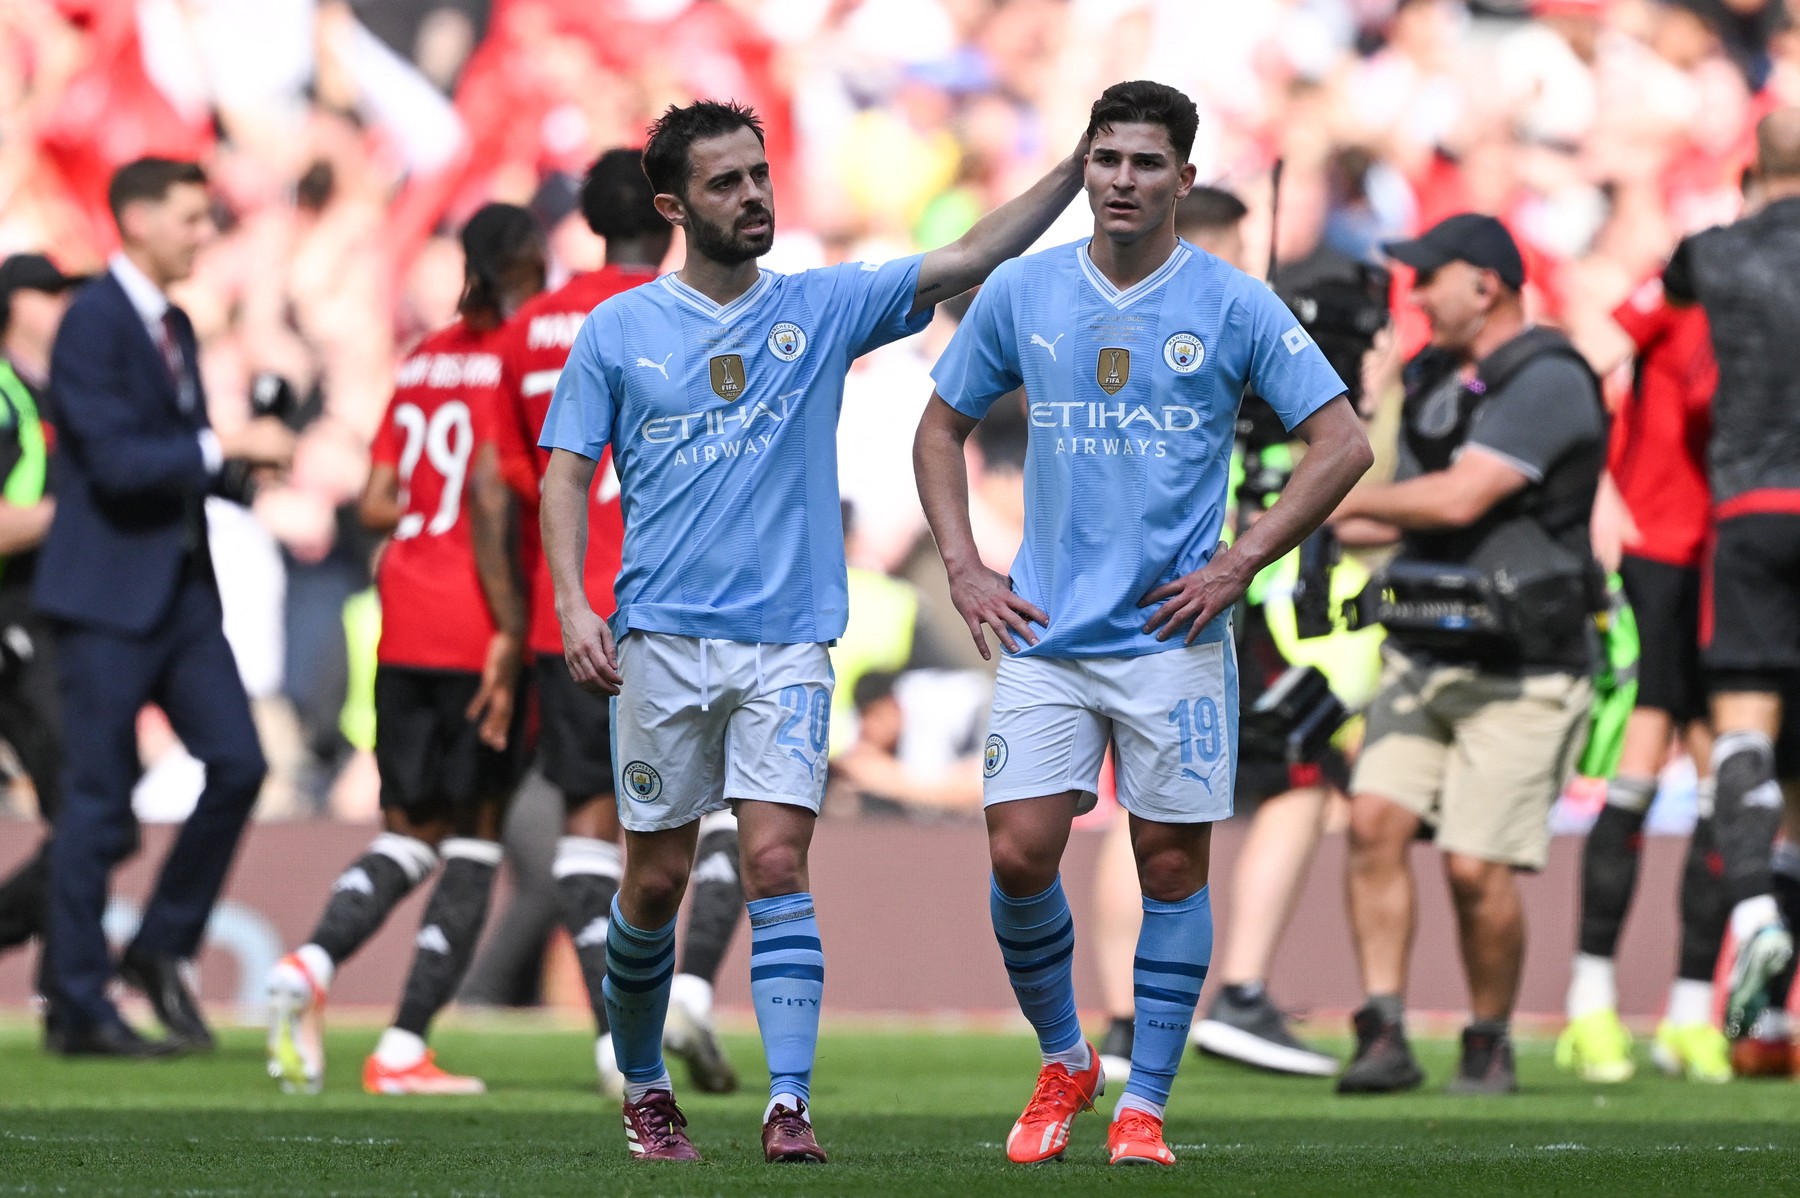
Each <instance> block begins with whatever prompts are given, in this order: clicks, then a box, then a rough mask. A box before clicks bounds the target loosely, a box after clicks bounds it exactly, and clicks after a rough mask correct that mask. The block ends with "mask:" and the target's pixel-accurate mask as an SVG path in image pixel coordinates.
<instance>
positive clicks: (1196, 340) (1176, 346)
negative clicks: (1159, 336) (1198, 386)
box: [1163, 333, 1206, 374]
mask: <svg viewBox="0 0 1800 1198" xmlns="http://www.w3.org/2000/svg"><path fill="white" fill-rule="evenodd" d="M1163 361H1165V362H1167V363H1168V364H1169V369H1170V370H1173V371H1174V372H1175V373H1176V374H1192V373H1194V371H1196V370H1198V369H1200V363H1202V362H1204V361H1206V347H1205V346H1204V345H1202V344H1200V334H1198V333H1177V334H1175V335H1174V336H1173V337H1171V338H1169V339H1168V340H1167V341H1165V342H1163Z"/></svg>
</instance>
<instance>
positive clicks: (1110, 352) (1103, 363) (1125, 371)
mask: <svg viewBox="0 0 1800 1198" xmlns="http://www.w3.org/2000/svg"><path fill="white" fill-rule="evenodd" d="M1094 381H1095V382H1097V383H1099V384H1100V390H1102V391H1104V392H1106V393H1107V394H1108V395H1117V394H1118V393H1119V392H1120V391H1122V390H1124V389H1125V384H1126V383H1129V382H1130V381H1131V351H1130V350H1128V349H1120V348H1119V347H1117V346H1107V347H1106V348H1105V349H1103V350H1101V351H1100V360H1099V362H1098V363H1096V364H1095V366H1094Z"/></svg>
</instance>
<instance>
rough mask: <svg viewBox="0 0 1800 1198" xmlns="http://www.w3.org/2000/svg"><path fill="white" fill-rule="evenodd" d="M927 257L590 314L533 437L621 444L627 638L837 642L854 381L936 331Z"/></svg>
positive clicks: (629, 295)
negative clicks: (923, 275) (842, 442)
mask: <svg viewBox="0 0 1800 1198" xmlns="http://www.w3.org/2000/svg"><path fill="white" fill-rule="evenodd" d="M921 257H922V255H920V256H914V257H911V258H902V259H898V260H896V261H893V262H889V263H886V264H884V265H880V266H877V265H873V264H869V263H862V262H851V263H847V264H845V265H843V266H833V267H827V268H824V269H820V270H808V271H802V272H800V273H798V274H791V275H784V274H776V273H774V272H772V271H767V270H765V271H763V272H762V273H761V275H760V277H759V278H758V280H757V282H756V283H755V284H754V285H753V286H752V287H751V288H750V290H749V291H746V292H745V293H744V294H743V295H741V296H739V297H738V298H737V299H736V300H733V301H732V302H731V303H729V304H726V305H724V306H723V307H721V306H720V305H718V304H715V303H713V302H712V301H711V300H709V299H707V298H706V297H705V296H704V295H701V294H700V293H699V292H697V291H695V290H694V289H693V288H691V287H688V286H687V285H685V284H684V283H682V282H681V281H680V280H679V279H678V278H676V277H675V276H674V275H664V276H663V277H662V278H660V279H657V280H656V281H655V282H652V283H646V284H644V285H643V286H641V287H636V288H633V289H632V290H630V291H626V292H621V293H620V294H618V295H615V296H613V297H611V298H610V299H608V300H606V301H605V302H604V303H602V304H601V305H600V306H599V307H597V308H595V309H594V310H593V311H592V312H591V313H589V314H588V317H587V320H586V321H585V322H584V323H583V324H582V326H581V332H580V334H579V335H578V336H577V337H576V339H575V345H574V347H573V348H572V349H571V351H570V353H569V361H568V365H567V366H566V367H565V368H564V369H563V372H562V377H561V379H560V380H558V382H557V384H556V392H555V394H554V395H553V396H552V397H551V400H550V412H549V414H548V416H547V417H546V418H545V421H544V431H543V434H542V436H541V438H540V439H539V444H541V445H542V446H544V447H545V448H546V449H566V450H569V451H570V452H572V453H578V454H581V455H582V456H583V457H587V458H592V459H594V460H596V461H598V460H599V458H600V455H601V453H602V452H603V451H604V450H605V449H606V447H607V446H609V445H610V446H611V447H612V450H613V461H614V462H615V463H616V464H617V468H618V472H619V487H620V504H621V506H622V509H623V514H624V519H625V545H624V560H623V564H622V566H621V567H620V570H619V579H618V585H617V588H616V589H617V594H618V611H617V614H616V615H615V616H614V617H613V629H614V631H615V632H616V633H617V634H618V635H620V636H623V635H624V634H625V632H626V631H627V630H629V629H632V628H637V629H642V630H645V631H649V632H664V633H674V634H677V635H680V636H701V637H715V638H718V639H721V640H733V641H742V642H745V643H750V644H756V643H761V644H808V643H816V642H821V641H829V640H833V639H835V638H836V637H838V636H840V635H842V633H843V631H844V624H845V621H846V619H847V618H848V613H849V598H848V584H847V582H846V580H845V575H844V531H843V518H842V515H841V513H840V511H839V508H838V473H837V421H838V412H839V409H840V408H841V407H842V406H843V401H844V376H845V375H846V374H848V373H849V370H850V363H851V362H852V361H854V360H855V359H856V358H857V357H859V356H860V355H862V354H865V353H868V352H869V351H870V350H872V349H875V348H877V347H878V346H882V345H885V344H887V343H888V342H890V341H895V340H898V339H899V338H901V337H905V336H908V335H909V334H912V333H916V332H918V331H919V330H920V329H922V328H924V327H925V326H926V325H927V324H928V323H930V321H931V309H929V308H927V309H925V310H923V311H921V312H920V313H918V314H917V315H916V316H914V315H909V313H910V312H911V311H912V307H913V294H914V290H915V289H916V287H917V285H918V278H919V262H920V259H921ZM896 452H899V450H898V449H897V450H896Z"/></svg>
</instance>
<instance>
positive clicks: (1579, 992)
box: [1568, 953, 1619, 1019]
mask: <svg viewBox="0 0 1800 1198" xmlns="http://www.w3.org/2000/svg"><path fill="white" fill-rule="evenodd" d="M1618 1009H1619V989H1618V985H1617V983H1616V982H1615V981H1614V974H1613V961H1612V958H1611V957H1596V956H1592V955H1590V954H1588V953H1577V954H1575V968H1574V971H1573V972H1572V973H1571V974H1570V975H1569V1001H1568V1010H1569V1018H1570V1019H1580V1018H1581V1017H1582V1016H1583V1015H1591V1014H1593V1013H1594V1012H1595V1011H1616V1010H1618Z"/></svg>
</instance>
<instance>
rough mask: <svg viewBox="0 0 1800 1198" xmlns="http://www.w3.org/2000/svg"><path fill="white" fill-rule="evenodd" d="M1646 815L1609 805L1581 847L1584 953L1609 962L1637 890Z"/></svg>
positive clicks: (1615, 950)
mask: <svg viewBox="0 0 1800 1198" xmlns="http://www.w3.org/2000/svg"><path fill="white" fill-rule="evenodd" d="M1651 785H1652V786H1654V783H1652V784H1651ZM1644 814H1645V812H1644V811H1643V810H1636V811H1634V810H1632V809H1631V808H1629V807H1625V806H1620V805H1616V804H1614V803H1611V802H1608V803H1607V804H1606V806H1604V807H1602V808H1600V815H1599V816H1598V818H1596V819H1595V820H1594V826H1593V828H1591V829H1590V830H1589V831H1588V835H1587V843H1586V844H1585V845H1583V846H1582V849H1581V925H1580V926H1581V938H1580V945H1581V951H1582V953H1583V954H1585V955H1587V956H1590V957H1606V958H1608V959H1610V958H1612V957H1613V956H1614V955H1615V954H1616V953H1617V952H1618V949H1619V929H1620V928H1622V927H1623V926H1624V924H1625V913H1626V912H1627V911H1629V910H1630V909H1631V896H1632V894H1633V893H1635V892H1636V890H1637V878H1638V862H1639V859H1640V857H1641V855H1642V853H1643V848H1644V841H1643V831H1644Z"/></svg>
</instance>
